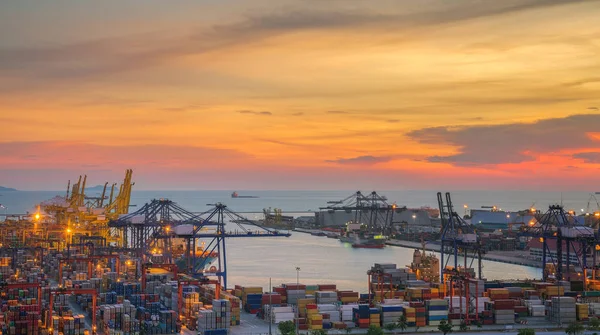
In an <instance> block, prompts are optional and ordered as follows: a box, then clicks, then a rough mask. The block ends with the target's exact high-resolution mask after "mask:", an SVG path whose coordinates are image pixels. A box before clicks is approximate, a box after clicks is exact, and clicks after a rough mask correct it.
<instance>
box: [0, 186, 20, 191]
mask: <svg viewBox="0 0 600 335" xmlns="http://www.w3.org/2000/svg"><path fill="white" fill-rule="evenodd" d="M16 190H17V189H15V188H10V187H4V186H0V192H12V191H16Z"/></svg>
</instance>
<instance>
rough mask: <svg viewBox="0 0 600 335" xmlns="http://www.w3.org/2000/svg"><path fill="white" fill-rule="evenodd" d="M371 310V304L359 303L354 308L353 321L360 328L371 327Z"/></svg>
mask: <svg viewBox="0 0 600 335" xmlns="http://www.w3.org/2000/svg"><path fill="white" fill-rule="evenodd" d="M370 312H371V311H370V308H369V305H358V307H356V308H353V309H352V314H353V317H352V321H354V323H355V324H356V326H358V328H369V325H370V324H371V314H370Z"/></svg>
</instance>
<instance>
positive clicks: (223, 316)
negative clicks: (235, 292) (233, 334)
mask: <svg viewBox="0 0 600 335" xmlns="http://www.w3.org/2000/svg"><path fill="white" fill-rule="evenodd" d="M212 308H213V311H214V312H215V327H216V328H217V329H228V328H230V327H231V302H230V301H229V300H226V299H219V300H213V302H212Z"/></svg>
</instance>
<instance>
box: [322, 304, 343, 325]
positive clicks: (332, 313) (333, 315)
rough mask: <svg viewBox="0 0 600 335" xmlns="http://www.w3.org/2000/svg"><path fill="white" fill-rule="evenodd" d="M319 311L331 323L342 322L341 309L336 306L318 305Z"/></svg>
mask: <svg viewBox="0 0 600 335" xmlns="http://www.w3.org/2000/svg"><path fill="white" fill-rule="evenodd" d="M317 310H318V312H319V314H323V319H324V320H325V321H327V322H329V323H333V322H341V321H342V318H341V315H340V310H339V307H338V306H337V305H336V304H318V305H317Z"/></svg>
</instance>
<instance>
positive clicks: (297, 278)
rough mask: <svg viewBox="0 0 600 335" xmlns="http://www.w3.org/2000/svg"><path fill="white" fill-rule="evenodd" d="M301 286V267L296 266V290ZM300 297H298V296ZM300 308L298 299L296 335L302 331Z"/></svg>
mask: <svg viewBox="0 0 600 335" xmlns="http://www.w3.org/2000/svg"><path fill="white" fill-rule="evenodd" d="M298 286H300V267H299V266H296V290H298ZM296 299H298V298H296ZM299 327H300V309H299V308H298V300H296V335H298V334H299V333H300V330H299Z"/></svg>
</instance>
